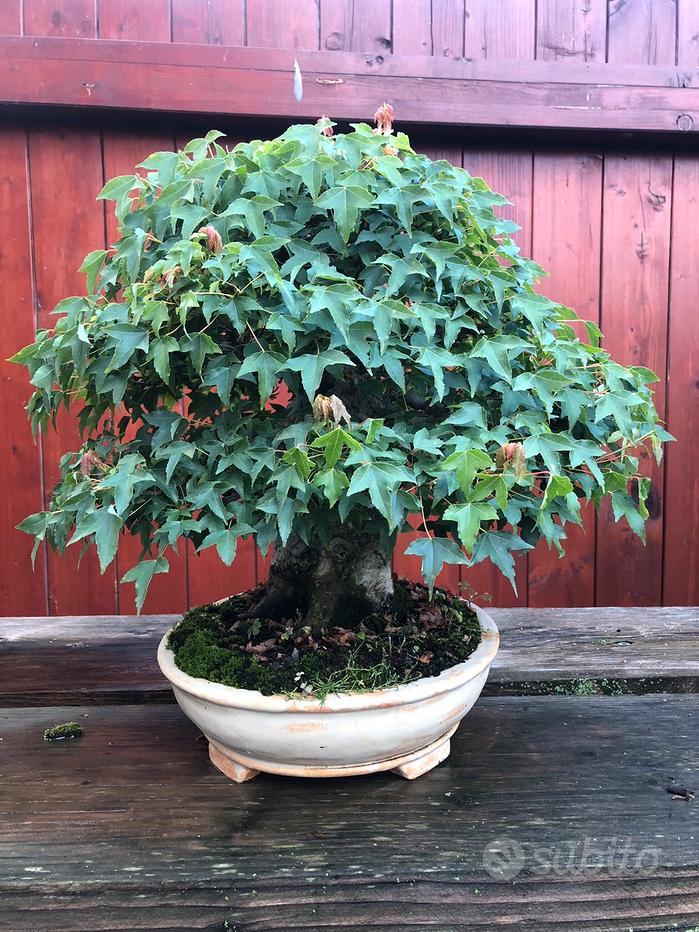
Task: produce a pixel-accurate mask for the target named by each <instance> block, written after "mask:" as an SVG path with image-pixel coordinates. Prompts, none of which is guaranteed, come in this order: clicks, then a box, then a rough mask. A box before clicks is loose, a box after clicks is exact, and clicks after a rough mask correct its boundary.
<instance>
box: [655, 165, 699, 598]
mask: <svg viewBox="0 0 699 932" xmlns="http://www.w3.org/2000/svg"><path fill="white" fill-rule="evenodd" d="M698 194H699V162H698V161H697V159H690V158H687V157H685V156H681V155H677V156H675V164H674V174H673V194H672V199H673V213H672V242H671V245H670V251H671V256H672V264H671V267H670V316H669V333H668V370H669V371H668V383H667V419H668V430H669V431H670V432H671V433H672V434H673V435H674V436H675V437H676V438H677V443H672V444H670V445H669V447H668V450H667V459H666V465H665V489H666V494H665V528H664V536H663V545H664V555H663V601H664V602H670V603H674V604H681V603H684V602H690V601H699V534H697V528H698V527H699V469H697V467H696V464H697V463H699V361H698V359H697V347H698V346H699V314H697V304H696V297H697V281H699V255H698V254H697V250H696V249H694V248H693V246H692V244H693V243H694V242H696V237H697V235H699V215H698V214H697V197H698Z"/></svg>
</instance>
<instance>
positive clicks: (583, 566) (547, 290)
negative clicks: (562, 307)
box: [529, 153, 602, 606]
mask: <svg viewBox="0 0 699 932" xmlns="http://www.w3.org/2000/svg"><path fill="white" fill-rule="evenodd" d="M601 197H602V157H601V156H599V155H577V154H576V155H570V154H569V153H537V154H535V156H534V199H533V224H532V226H533V231H532V255H533V258H534V259H535V260H536V261H537V262H538V263H539V264H540V265H541V266H543V268H545V269H546V271H547V272H549V274H550V278H545V279H543V280H542V281H541V283H540V284H539V286H538V290H539V291H541V292H542V293H544V294H546V295H547V296H549V297H551V298H553V299H554V300H556V301H560V302H561V304H566V305H568V306H570V307H572V308H573V309H574V310H576V311H577V313H578V315H579V316H580V317H581V318H582V319H583V320H593V321H595V322H597V321H599V278H600V275H599V263H600V246H601V224H602V203H601ZM581 336H582V337H583V338H585V339H586V336H585V334H584V332H583V333H581ZM583 513H584V514H585V525H584V527H576V526H575V525H570V524H569V525H567V526H566V531H567V533H568V540H567V541H566V543H565V550H566V558H565V559H564V560H560V559H559V557H558V554H557V552H556V550H555V549H553V550H549V549H548V547H547V546H546V543H545V542H544V541H540V542H539V544H538V545H537V547H536V550H534V551H533V552H531V553H530V554H529V604H530V605H532V606H556V605H560V606H574V605H593V604H594V571H595V512H594V508H592V507H589V508H584V509H583Z"/></svg>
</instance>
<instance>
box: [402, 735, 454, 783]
mask: <svg viewBox="0 0 699 932" xmlns="http://www.w3.org/2000/svg"><path fill="white" fill-rule="evenodd" d="M450 751H451V741H450V740H449V738H447V739H446V741H443V742H442V743H441V744H440V745H438V746H437V747H436V748H435V747H433V748H432V749H431V750H430V751H428V752H427V753H426V754H421V755H419V756H417V757H414V758H413V759H412V760H409V761H406V762H405V763H404V764H401V765H400V766H399V767H394V768H393V769H392V770H391V773H395V774H398V776H399V777H405V779H406V780H415V779H416V778H417V777H421V776H422V775H423V773H427V771H428V770H432V768H433V767H436V766H437V764H441V763H442V761H443V760H446V759H447V757H449V752H450Z"/></svg>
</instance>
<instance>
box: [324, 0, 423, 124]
mask: <svg viewBox="0 0 699 932" xmlns="http://www.w3.org/2000/svg"><path fill="white" fill-rule="evenodd" d="M410 15H411V12H410V10H407V9H406V10H405V11H401V19H403V18H404V16H405V18H408V19H409V18H410ZM392 43H393V36H392V33H391V0H320V47H321V48H322V49H327V50H328V51H333V52H334V51H340V50H342V51H345V52H375V53H376V54H383V55H389V54H390V53H391V49H392ZM380 102H381V101H379V102H378V103H380ZM378 103H377V106H378Z"/></svg>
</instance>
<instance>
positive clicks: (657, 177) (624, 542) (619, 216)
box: [595, 0, 676, 605]
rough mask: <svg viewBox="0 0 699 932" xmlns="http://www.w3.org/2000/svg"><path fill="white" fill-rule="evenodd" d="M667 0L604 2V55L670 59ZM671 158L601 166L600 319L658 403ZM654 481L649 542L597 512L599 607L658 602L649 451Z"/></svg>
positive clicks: (658, 545) (613, 346) (607, 512)
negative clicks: (653, 384) (646, 376)
mask: <svg viewBox="0 0 699 932" xmlns="http://www.w3.org/2000/svg"><path fill="white" fill-rule="evenodd" d="M675 15H676V7H675V4H674V2H673V0H657V3H650V2H648V0H636V2H634V3H627V4H621V3H616V2H615V3H612V4H611V5H610V7H609V27H608V28H609V37H608V59H609V61H610V62H612V63H614V64H622V63H625V64H628V63H636V64H658V65H672V64H674V62H675V23H676V20H675ZM671 189H672V158H671V157H670V156H645V155H636V154H634V155H623V156H622V155H611V154H610V155H607V156H606V158H605V167H604V194H603V213H604V233H603V242H602V303H601V311H600V316H601V325H602V330H603V332H604V335H605V342H604V345H605V347H606V348H607V349H608V350H609V351H610V352H611V354H612V355H613V356H615V357H616V358H618V359H619V360H620V361H621V362H623V363H627V364H628V363H631V364H634V363H635V364H639V365H641V364H642V365H646V366H649V367H650V368H651V369H653V370H654V371H655V372H656V373H657V374H658V376H659V377H660V380H661V381H660V383H659V386H658V387H657V390H656V402H657V405H658V409H659V411H660V413H661V416H662V415H663V413H664V408H665V378H666V353H667V313H668V275H669V263H670V216H671V199H672V190H671ZM642 465H643V469H644V471H645V472H646V473H647V474H649V475H650V476H651V479H652V483H653V488H652V490H651V496H650V499H649V502H648V509H649V512H650V519H649V521H648V523H647V526H646V536H647V540H648V543H647V546H646V547H645V548H644V547H643V545H642V544H641V542H640V541H639V540H638V539H637V538H636V537H635V536H634V535H633V534H632V533H631V531H630V530H629V528H628V527H627V526H626V525H625V523H620V524H615V523H614V520H613V515H612V511H611V508H610V506H609V505H608V504H607V503H605V504H604V505H603V506H602V507H601V508H600V513H599V515H598V519H597V561H596V574H595V576H596V584H595V588H596V601H597V604H598V605H658V604H660V600H661V597H662V575H663V569H662V557H663V500H662V499H663V495H662V493H663V471H664V466H663V465H661V466H660V467H657V466H654V465H652V464H651V463H650V461H649V457H647V456H645V457H644V458H643V464H642Z"/></svg>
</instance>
